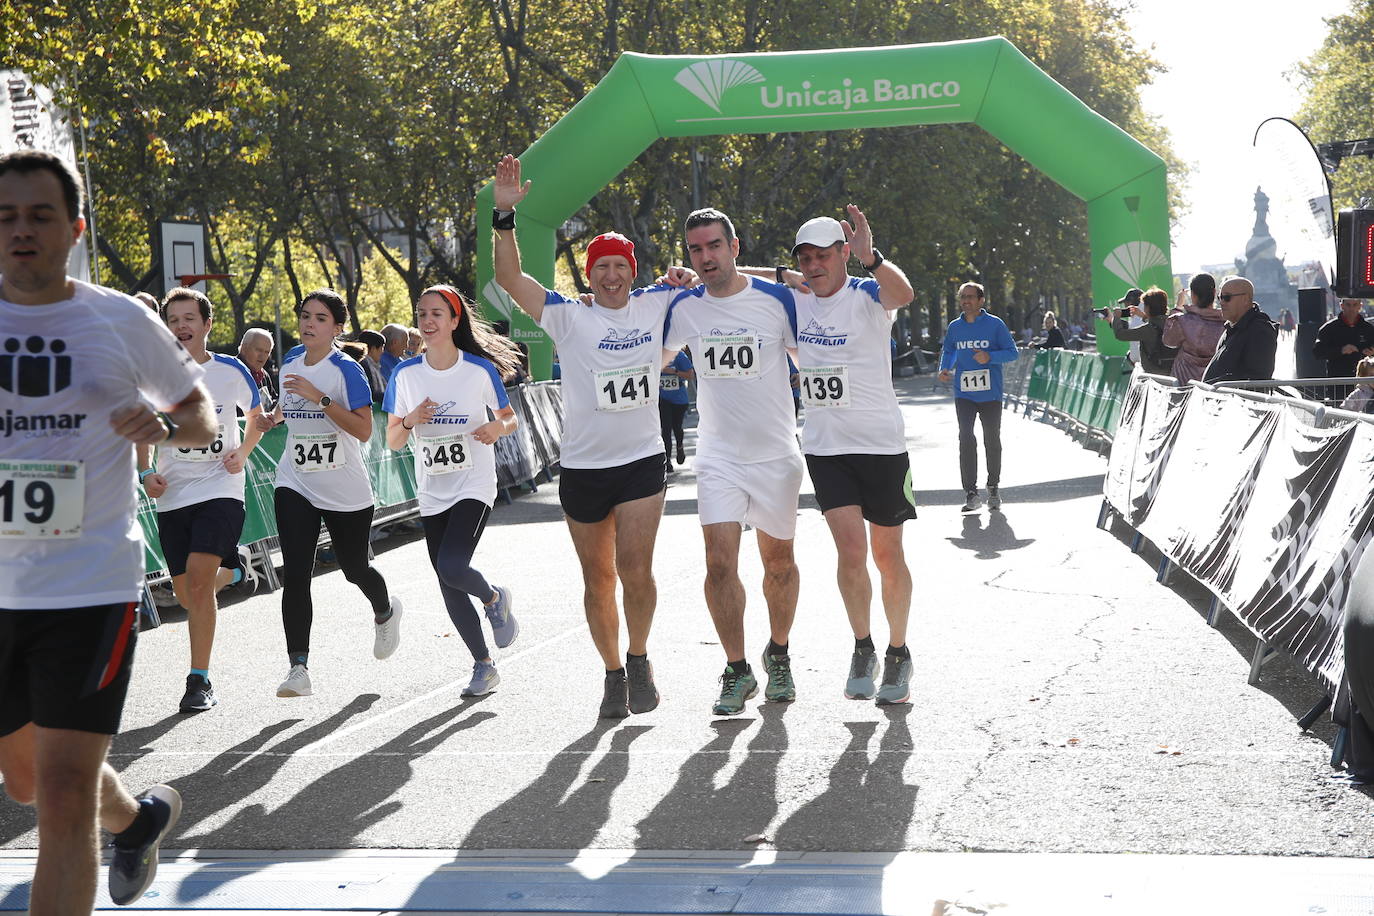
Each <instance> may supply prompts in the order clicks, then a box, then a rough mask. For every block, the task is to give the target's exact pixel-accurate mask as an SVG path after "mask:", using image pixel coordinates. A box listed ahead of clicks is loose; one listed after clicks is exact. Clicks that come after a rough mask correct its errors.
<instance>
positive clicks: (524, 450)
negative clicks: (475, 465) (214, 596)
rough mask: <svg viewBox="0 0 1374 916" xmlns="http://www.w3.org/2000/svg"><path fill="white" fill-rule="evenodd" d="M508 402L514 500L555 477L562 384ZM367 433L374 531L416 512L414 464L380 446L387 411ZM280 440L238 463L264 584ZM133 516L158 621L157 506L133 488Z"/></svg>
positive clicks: (249, 533) (501, 469)
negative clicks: (514, 423) (513, 424)
mask: <svg viewBox="0 0 1374 916" xmlns="http://www.w3.org/2000/svg"><path fill="white" fill-rule="evenodd" d="M506 394H507V397H509V398H510V404H511V407H512V408H513V409H514V410H515V414H516V416H517V417H518V418H519V421H520V423H519V428H518V429H517V430H516V432H515V434H514V435H511V436H503V437H502V438H501V439H500V440H498V442H497V446H496V479H497V486H498V487H499V492H500V494H501V497H502V498H503V499H504V500H505V502H506V503H508V504H509V503H510V502H511V501H512V498H511V491H512V490H515V489H522V488H528V489H529V490H531V491H533V490H535V489H537V487H536V485H535V477H536V476H537V475H539V474H543V475H544V476H545V477H546V478H547V479H548V480H549V481H552V480H553V473H554V468H555V466H557V464H558V461H559V456H560V454H561V450H560V443H561V441H562V437H563V389H562V387H561V386H560V385H559V383H558V382H538V383H535V384H527V385H520V386H518V387H515V388H508V389H506ZM372 424H373V427H372V436H371V438H370V439H368V441H367V442H365V443H363V460H364V461H365V462H366V464H367V470H368V476H369V477H370V478H371V481H372V493H373V496H374V497H375V499H376V509H375V511H374V514H373V517H372V527H373V530H374V531H376V530H379V529H382V528H385V527H388V526H391V525H395V524H396V523H398V522H402V521H406V520H408V519H412V518H415V517H417V516H418V515H419V503H418V501H417V499H416V490H415V464H414V457H413V456H412V454H411V451H410V447H409V446H407V447H406V448H403V449H401V450H400V451H392V450H391V449H389V448H387V446H386V424H387V414H385V413H383V412H382V411H381V410H380V409H378V408H376V407H374V408H373V410H372ZM285 446H286V429H285V427H283V426H278V427H277V428H275V429H273V430H270V431H269V432H267V433H266V434H265V435H264V436H263V437H262V440H261V441H260V442H259V443H258V446H257V448H255V449H254V450H253V454H252V455H250V456H249V459H248V466H247V467H246V468H245V469H244V473H245V475H246V477H247V479H246V480H245V482H244V522H243V534H242V535H241V536H240V539H239V540H240V543H241V544H243V545H244V546H246V547H247V548H248V550H249V553H250V554H251V555H252V561H253V565H254V567H255V568H257V569H259V570H260V571H261V573H262V576H263V579H264V581H265V582H266V584H267V587H268V589H269V590H271V591H274V590H276V588H277V585H278V582H277V576H276V569H275V567H274V560H273V554H275V553H279V552H280V547H279V544H278V542H277V514H276V508H275V504H274V491H275V489H276V477H277V461H278V459H279V458H280V457H281V453H282V450H283V448H285ZM138 521H139V524H140V526H141V527H142V529H143V551H144V570H145V573H144V588H143V602H142V611H143V617H144V622H145V626H157V625H158V624H159V623H160V622H161V620H160V618H159V616H158V611H157V603H156V602H155V601H154V600H153V597H152V594H151V593H150V591H149V589H150V588H151V587H152V586H157V585H161V584H163V583H166V582H167V581H168V579H169V576H168V574H167V561H166V560H165V559H164V558H163V556H162V548H161V545H160V542H159V540H158V533H157V510H156V508H155V506H154V504H153V501H152V500H151V499H149V498H148V497H147V496H146V495H145V494H144V493H143V490H142V488H141V487H140V488H139V507H138ZM320 528H321V530H320V542H319V546H321V547H327V546H328V545H329V532H328V529H326V528H325V527H324V526H323V525H322V526H320Z"/></svg>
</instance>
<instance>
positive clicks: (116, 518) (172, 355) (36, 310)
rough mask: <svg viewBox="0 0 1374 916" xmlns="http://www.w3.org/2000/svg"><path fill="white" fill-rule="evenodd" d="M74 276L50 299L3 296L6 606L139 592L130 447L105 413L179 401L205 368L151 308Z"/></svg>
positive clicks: (1, 588)
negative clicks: (65, 295)
mask: <svg viewBox="0 0 1374 916" xmlns="http://www.w3.org/2000/svg"><path fill="white" fill-rule="evenodd" d="M72 282H73V283H74V284H75V286H76V291H75V294H74V295H73V296H72V298H70V299H66V300H63V301H61V302H54V303H52V304H50V305H39V306H34V305H17V304H15V303H11V302H6V301H3V300H0V608H8V609H12V610H47V609H55V608H79V607H90V606H93V605H101V604H115V603H123V602H129V601H137V600H138V596H139V594H140V593H141V591H142V588H143V530H142V528H141V527H140V525H139V524H138V492H137V486H138V483H137V479H138V478H137V475H136V474H135V472H134V446H133V443H131V442H130V441H129V440H128V439H125V438H124V437H122V436H118V435H116V434H115V432H114V430H113V429H112V428H111V426H110V414H112V413H114V412H115V411H116V410H119V409H121V408H125V407H133V406H136V405H138V404H139V403H143V404H146V405H148V406H151V407H153V408H155V409H158V410H161V409H163V408H167V407H173V406H175V405H177V404H179V403H181V402H182V401H183V400H185V399H186V398H187V397H188V396H189V395H190V394H191V392H192V390H193V389H194V388H195V385H196V382H197V381H199V380H200V378H201V376H202V375H203V374H204V373H203V371H202V369H201V367H200V366H198V365H196V362H195V360H193V359H192V358H191V354H189V353H187V352H186V350H185V348H184V347H182V346H181V344H180V343H178V342H177V339H176V338H175V337H173V336H172V332H171V331H169V330H167V326H166V325H165V324H163V323H162V322H161V321H160V320H159V319H158V317H157V315H156V314H155V313H154V312H153V311H151V310H150V309H149V308H148V307H147V306H146V305H144V304H143V303H141V302H139V301H138V300H136V299H132V298H130V297H128V296H126V295H124V294H123V293H118V292H115V291H114V290H112V289H105V288H104V287H101V286H94V285H92V284H89V283H83V282H81V281H79V280H76V281H72Z"/></svg>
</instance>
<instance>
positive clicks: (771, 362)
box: [664, 277, 797, 464]
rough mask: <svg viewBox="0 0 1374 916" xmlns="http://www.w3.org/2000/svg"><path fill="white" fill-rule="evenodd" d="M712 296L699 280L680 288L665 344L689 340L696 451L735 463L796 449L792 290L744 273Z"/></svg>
mask: <svg viewBox="0 0 1374 916" xmlns="http://www.w3.org/2000/svg"><path fill="white" fill-rule="evenodd" d="M747 279H748V281H749V283H748V285H746V286H745V287H744V289H742V290H740V291H739V292H738V293H735V294H734V295H733V296H726V297H724V298H722V299H717V298H716V297H714V296H711V295H710V294H708V293H707V292H706V287H705V286H698V287H695V288H693V289H690V290H685V291H683V292H681V293H679V294H678V295H677V296H676V297H675V298H674V299H673V305H672V309H671V311H670V312H669V313H668V326H667V329H666V331H665V334H664V337H665V338H666V339H665V341H664V345H665V346H666V347H667V349H669V350H679V349H681V348H682V346H683V345H684V344H688V345H690V346H691V348H692V361H693V363H694V365H695V368H696V373H697V410H698V411H699V412H700V415H701V417H700V425H699V426H698V427H697V457H698V458H721V459H725V460H727V461H733V462H737V463H739V464H752V463H754V462H759V461H771V460H773V459H775V458H785V457H787V456H789V455H796V454H797V439H796V428H797V426H796V415H795V414H794V412H793V409H792V386H791V385H790V384H789V381H788V377H789V373H788V371H787V349H788V348H791V347H795V346H796V345H797V308H796V303H795V301H794V300H793V298H792V291H791V290H789V289H788V288H787V287H785V286H781V285H779V284H777V283H769V282H768V281H767V280H760V279H759V278H758V277H748V278H747Z"/></svg>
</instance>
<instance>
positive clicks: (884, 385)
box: [794, 277, 906, 455]
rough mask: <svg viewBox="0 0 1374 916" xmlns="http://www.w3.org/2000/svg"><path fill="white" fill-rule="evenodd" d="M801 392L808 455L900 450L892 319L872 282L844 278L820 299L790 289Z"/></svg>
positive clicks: (902, 437) (902, 446)
mask: <svg viewBox="0 0 1374 916" xmlns="http://www.w3.org/2000/svg"><path fill="white" fill-rule="evenodd" d="M794 295H795V296H796V300H797V357H798V362H799V364H800V373H801V385H800V387H799V393H800V396H801V400H802V403H803V404H805V405H806V423H805V425H804V426H803V427H802V451H803V452H805V453H806V454H808V455H899V454H901V453H903V452H905V451H906V427H905V425H904V424H903V423H902V411H901V408H900V407H898V406H897V395H896V394H894V393H893V390H892V346H891V340H892V323H893V321H895V320H896V312H895V311H892V312H889V311H888V310H887V309H885V308H883V306H882V304H881V303H880V302H879V301H878V281H876V280H871V279H869V280H861V279H858V278H857V277H850V278H849V279H848V282H846V283H845V285H844V286H842V287H840V289H839V290H838V291H837V292H836V293H835V294H834V295H833V296H828V297H826V298H821V297H820V296H817V295H816V294H815V293H813V292H811V291H810V290H795V291H794Z"/></svg>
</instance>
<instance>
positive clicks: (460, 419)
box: [429, 401, 471, 426]
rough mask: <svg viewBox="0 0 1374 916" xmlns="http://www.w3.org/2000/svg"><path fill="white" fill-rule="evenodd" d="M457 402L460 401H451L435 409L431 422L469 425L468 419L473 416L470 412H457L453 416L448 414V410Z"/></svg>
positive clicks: (445, 424)
mask: <svg viewBox="0 0 1374 916" xmlns="http://www.w3.org/2000/svg"><path fill="white" fill-rule="evenodd" d="M456 403H458V402H457V401H449V402H448V403H447V404H442V405H440V406H439V407H438V409H436V410H435V411H434V416H432V417H430V418H429V422H430V423H431V424H433V425H434V426H467V425H468V420H469V419H470V418H471V417H470V415H469V414H465V413H456V414H453V415H452V416H449V415H447V414H446V411H447V410H448V409H449V408H450V407H452V406H453V405H454V404H456Z"/></svg>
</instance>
